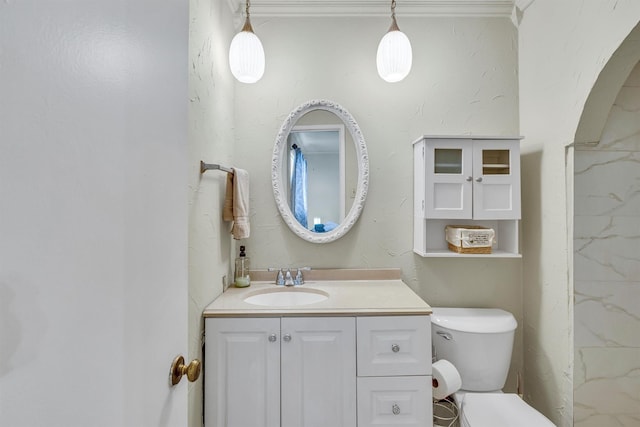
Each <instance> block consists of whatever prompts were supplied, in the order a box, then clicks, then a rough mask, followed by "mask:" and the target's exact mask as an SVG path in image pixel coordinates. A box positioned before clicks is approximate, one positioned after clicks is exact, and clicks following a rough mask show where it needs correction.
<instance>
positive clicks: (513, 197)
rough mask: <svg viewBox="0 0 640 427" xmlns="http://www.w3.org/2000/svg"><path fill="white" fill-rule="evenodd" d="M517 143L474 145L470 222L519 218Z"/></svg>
mask: <svg viewBox="0 0 640 427" xmlns="http://www.w3.org/2000/svg"><path fill="white" fill-rule="evenodd" d="M519 144H520V142H519V141H518V140H513V141H510V140H480V141H475V142H474V150H475V151H474V160H473V162H474V166H473V167H474V172H476V173H475V174H474V180H473V217H474V219H520V182H519V181H517V180H519V177H520V155H519V150H518V148H519ZM477 171H482V174H479V173H477Z"/></svg>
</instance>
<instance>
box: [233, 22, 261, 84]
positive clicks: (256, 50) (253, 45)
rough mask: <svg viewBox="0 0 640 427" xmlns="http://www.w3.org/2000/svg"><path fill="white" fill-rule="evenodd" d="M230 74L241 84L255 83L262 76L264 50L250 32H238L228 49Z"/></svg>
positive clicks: (256, 37)
mask: <svg viewBox="0 0 640 427" xmlns="http://www.w3.org/2000/svg"><path fill="white" fill-rule="evenodd" d="M229 67H230V68H231V74H233V76H234V77H235V78H236V79H238V81H240V82H242V83H255V82H257V81H258V80H260V79H261V78H262V75H263V74H264V49H263V48H262V43H261V42H260V39H259V38H258V36H256V35H255V34H254V33H253V32H252V31H240V32H239V33H238V34H236V35H235V37H234V38H233V40H231V47H230V48H229Z"/></svg>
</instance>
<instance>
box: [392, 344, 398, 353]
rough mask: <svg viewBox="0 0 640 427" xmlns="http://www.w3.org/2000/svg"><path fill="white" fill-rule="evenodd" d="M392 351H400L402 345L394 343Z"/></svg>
mask: <svg viewBox="0 0 640 427" xmlns="http://www.w3.org/2000/svg"><path fill="white" fill-rule="evenodd" d="M391 351H393V352H394V353H397V352H399V351H400V346H399V345H398V344H393V345H392V346H391Z"/></svg>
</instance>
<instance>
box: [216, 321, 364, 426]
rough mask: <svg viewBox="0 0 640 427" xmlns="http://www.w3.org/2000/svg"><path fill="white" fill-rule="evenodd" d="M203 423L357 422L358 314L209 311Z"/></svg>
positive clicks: (283, 424) (217, 424) (294, 424)
mask: <svg viewBox="0 0 640 427" xmlns="http://www.w3.org/2000/svg"><path fill="white" fill-rule="evenodd" d="M205 331H206V347H205V369H204V372H205V408H204V412H205V426H206V427H247V426H251V427H326V426H336V427H355V426H356V344H355V341H356V339H355V318H353V317H336V318H332V317H319V318H312V317H301V318H289V317H285V318H282V319H280V318H207V319H206V325H205Z"/></svg>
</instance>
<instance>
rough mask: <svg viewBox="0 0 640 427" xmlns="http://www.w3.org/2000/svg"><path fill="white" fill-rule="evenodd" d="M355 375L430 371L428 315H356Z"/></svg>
mask: <svg viewBox="0 0 640 427" xmlns="http://www.w3.org/2000/svg"><path fill="white" fill-rule="evenodd" d="M357 343H358V347H357V352H358V356H357V358H358V376H359V377H375V376H378V377H380V376H396V375H431V321H430V318H429V316H380V317H358V331H357Z"/></svg>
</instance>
